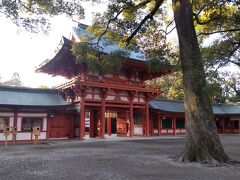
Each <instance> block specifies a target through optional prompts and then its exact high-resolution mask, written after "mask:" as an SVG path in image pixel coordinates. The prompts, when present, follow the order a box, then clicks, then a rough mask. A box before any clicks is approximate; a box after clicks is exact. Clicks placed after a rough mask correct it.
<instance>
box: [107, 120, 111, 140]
mask: <svg viewBox="0 0 240 180" xmlns="http://www.w3.org/2000/svg"><path fill="white" fill-rule="evenodd" d="M111 121H112V118H111V117H109V118H108V119H107V134H108V135H109V136H111Z"/></svg>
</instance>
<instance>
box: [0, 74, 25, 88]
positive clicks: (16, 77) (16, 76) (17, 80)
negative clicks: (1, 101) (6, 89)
mask: <svg viewBox="0 0 240 180" xmlns="http://www.w3.org/2000/svg"><path fill="white" fill-rule="evenodd" d="M2 84H3V85H5V86H13V87H22V86H23V83H22V82H21V80H20V76H19V74H18V73H17V72H15V73H13V76H12V79H11V80H9V81H6V82H3V83H2Z"/></svg>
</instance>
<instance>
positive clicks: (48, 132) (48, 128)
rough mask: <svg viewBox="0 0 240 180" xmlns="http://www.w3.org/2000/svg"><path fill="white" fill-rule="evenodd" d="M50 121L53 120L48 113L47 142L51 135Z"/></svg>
mask: <svg viewBox="0 0 240 180" xmlns="http://www.w3.org/2000/svg"><path fill="white" fill-rule="evenodd" d="M50 119H52V118H51V116H50V115H49V112H48V114H47V140H49V134H50ZM16 125H17V124H16ZM14 126H15V112H14ZM15 127H16V126H15Z"/></svg>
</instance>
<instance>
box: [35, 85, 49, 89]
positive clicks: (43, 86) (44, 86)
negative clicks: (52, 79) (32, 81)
mask: <svg viewBox="0 0 240 180" xmlns="http://www.w3.org/2000/svg"><path fill="white" fill-rule="evenodd" d="M37 88H42V89H49V87H48V86H46V85H40V86H37Z"/></svg>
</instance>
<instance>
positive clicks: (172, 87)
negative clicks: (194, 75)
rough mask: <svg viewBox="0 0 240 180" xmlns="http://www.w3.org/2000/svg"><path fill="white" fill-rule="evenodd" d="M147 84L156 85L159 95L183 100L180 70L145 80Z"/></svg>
mask: <svg viewBox="0 0 240 180" xmlns="http://www.w3.org/2000/svg"><path fill="white" fill-rule="evenodd" d="M147 85H150V86H153V87H158V88H159V89H160V97H161V98H166V99H173V100H183V97H184V91H183V82H182V73H181V72H180V71H178V72H174V73H172V74H169V75H166V76H163V77H161V78H155V79H153V80H151V81H148V82H147Z"/></svg>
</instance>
